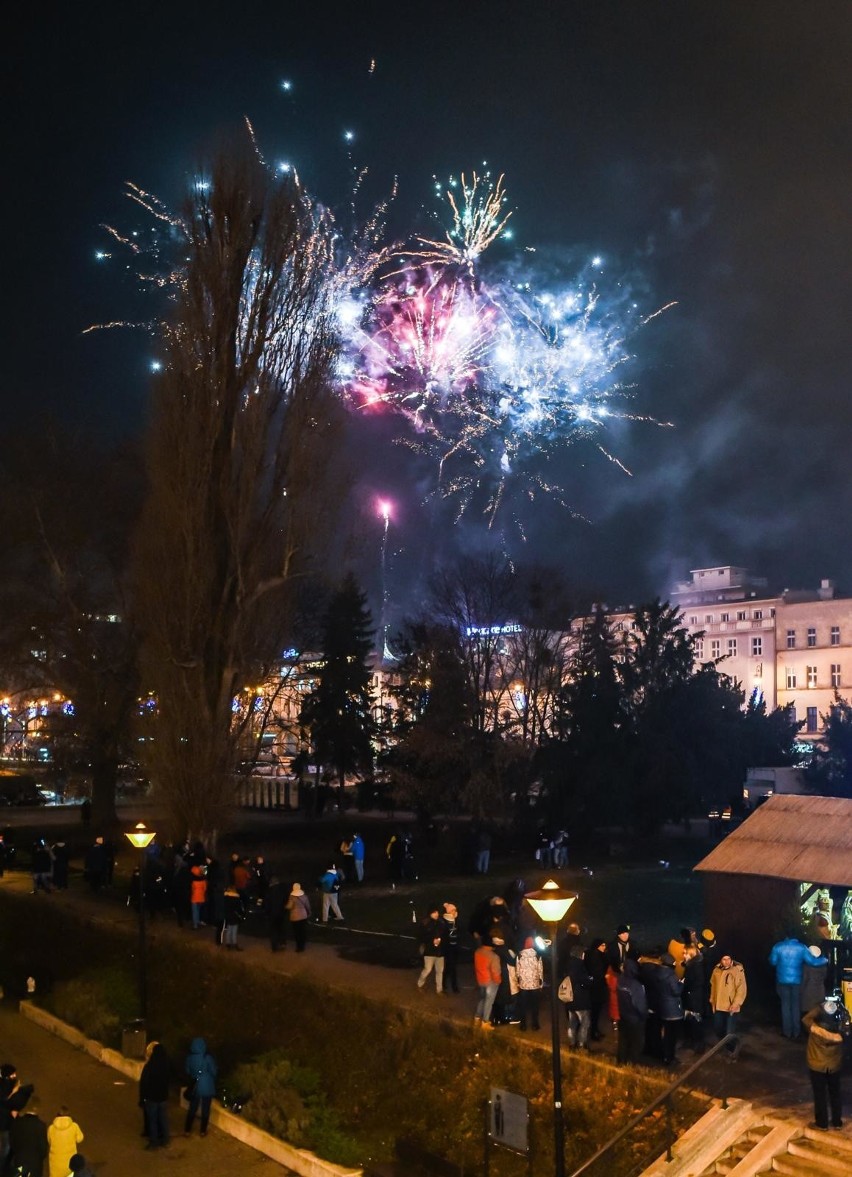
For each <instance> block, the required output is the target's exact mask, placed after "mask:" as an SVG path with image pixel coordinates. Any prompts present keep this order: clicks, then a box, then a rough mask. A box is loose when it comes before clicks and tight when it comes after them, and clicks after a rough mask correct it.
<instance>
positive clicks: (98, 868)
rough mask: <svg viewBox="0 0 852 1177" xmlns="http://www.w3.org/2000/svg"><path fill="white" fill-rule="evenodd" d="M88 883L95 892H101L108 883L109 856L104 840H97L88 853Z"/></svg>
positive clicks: (85, 862)
mask: <svg viewBox="0 0 852 1177" xmlns="http://www.w3.org/2000/svg"><path fill="white" fill-rule="evenodd" d="M84 866H85V872H86V881H87V883H88V884H89V886H90V887H91V888H92V890H93V891H100V889H101V888H102V887H103V886H104V884H105V883H106V871H107V855H106V850H105V849H104V840H103V838H100V837H98V838H95V842H94V845H93V846H90V847H89V849H88V850H87V851H86V857H85V860H84Z"/></svg>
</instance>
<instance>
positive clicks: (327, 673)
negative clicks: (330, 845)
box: [302, 574, 375, 801]
mask: <svg viewBox="0 0 852 1177" xmlns="http://www.w3.org/2000/svg"><path fill="white" fill-rule="evenodd" d="M374 636H375V632H374V629H373V622H372V618H371V616H370V611H369V609H368V608H367V598H366V596H365V595H364V593H362V592H361V591H360V589H359V588H358V585H357V584H356V582H355V578H354V576H352V575H351V574H349V575H347V576H346V578H345V579H344V581H343V583H342V585H341V586H340V589H339V590H338V591H337V592H336V593H335V594H334V596H333V597H332V599H331V601H330V602H329V606H328V610H327V612H326V616H325V623H324V625H323V636H322V667H321V669H320V670H319V672H318V676H317V685H316V687H315V689H314V690H313V691H312V692H311V694H310V695H309V696H308V698H307V699H306V700H305V705H304V708H303V711H302V718H303V721H304V723H305V724H306V725H307V726H308V728H309V729H310V733H311V741H312V743H313V746H314V751H315V755H316V758H317V761H318V762H319V763H320V764H322V765H325V766H328V767H331V768H334V770H335V772H336V774H337V779H338V784H339V787H340V797H341V801H342V800H343V786H344V783H345V778H346V774H347V773H350V772H356V771H361V772H369V771H371V770H372V766H373V744H372V739H373V735H374V733H375V721H374V718H373V710H372V708H373V696H372V689H371V687H372V677H373V673H372V670H371V668H370V666H369V663H368V659H369V657H370V654H371V653H372V649H373V639H374Z"/></svg>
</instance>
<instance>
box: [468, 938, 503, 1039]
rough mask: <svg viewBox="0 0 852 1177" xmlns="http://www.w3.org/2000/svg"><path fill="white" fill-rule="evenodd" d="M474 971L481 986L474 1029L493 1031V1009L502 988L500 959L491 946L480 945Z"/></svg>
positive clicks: (475, 954)
mask: <svg viewBox="0 0 852 1177" xmlns="http://www.w3.org/2000/svg"><path fill="white" fill-rule="evenodd" d="M473 971H474V973H475V974H476V983H477V985H478V986H479V1002H478V1004H477V1006H476V1013H475V1015H474V1018H473V1025H474V1029H482V1030H493V1029H494V1027H493V1026H492V1025H491V1008H492V1006H493V1005H494V998H495V997H496V996H497V990H498V989H499V988H500V979H501V975H502V974H501V969H500V957H499V956H498V955H497V953H496V952H495V951H494V949H493V948H492V946H491V945H490V944H480V945H479V947H478V948H477V950H476V952H474V954H473Z"/></svg>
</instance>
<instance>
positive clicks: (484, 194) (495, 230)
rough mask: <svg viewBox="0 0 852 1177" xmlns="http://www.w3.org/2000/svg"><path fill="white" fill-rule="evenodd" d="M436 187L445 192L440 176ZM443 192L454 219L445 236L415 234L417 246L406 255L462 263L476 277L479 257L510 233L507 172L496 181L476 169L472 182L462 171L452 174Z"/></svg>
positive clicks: (418, 259) (421, 261)
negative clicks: (434, 236) (506, 187)
mask: <svg viewBox="0 0 852 1177" xmlns="http://www.w3.org/2000/svg"><path fill="white" fill-rule="evenodd" d="M459 184H460V187H461V192H460V195H459V196H456V193H455V191H454V189H455V188H456V187H457V186H458V185H459ZM435 190H436V192H437V193H438V195H441V185H440V184H439V183H438V181H437V180H436V181H435ZM443 195H444V197H445V199H446V201H447V203H448V204H449V206H450V209H451V210H452V223H451V224H450V225H449V226H447V227H446V228H445V231H444V237H443V239H434V238H431V237H415V238H414V241H415V244H416V246H417V248H415V249H411V250H406V251H404V256H405V257H406V258H411V259H413V260H414V261H415V262H416V263H418V264H421V265H428V266H458V267H459V268H461V269H463V270H465V271H467V273H468V275H469V276H470V278H474V277H475V266H476V263H477V261H478V260H479V258H481V257H482V255H483V254H484V253H485V251H486V250H487V249H488V248H489V246H491V245H493V244H494V242H495V241H496V240H497V239H498V237H501V236H508V233H507V231H506V225H507V223H508V221H509V219H510V217H511V216H512V212H511V210H510V211H509V212H506V211H505V205H506V202H507V199H508V198H507V196H506V192H505V189H504V187H503V176H499V177H498V179H497V181H496V182H495V183H493V184H492V183H491V178H490V174H489V173H486V174H485V175H484V176H479V175H478V174H477V173H476V172H473V173H472V176H471V181H470V183H468V182H467V180H466V178H465V175H464V172H462V174H461V178H460V181H456V180H454V179H453V178H452V177H450V181H449V186H448V187H447V189H446V191H445V192H444V193H443Z"/></svg>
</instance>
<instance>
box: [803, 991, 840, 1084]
mask: <svg viewBox="0 0 852 1177" xmlns="http://www.w3.org/2000/svg"><path fill="white" fill-rule="evenodd" d="M802 1021H803V1022H804V1024H805V1025H806V1026H807V1027H808V1031H809V1033H808V1067H809V1069H810V1070H812V1071H821V1072H822V1073H823V1074H826V1073H828V1074H834V1072H836V1071H839V1070H840V1068H841V1067H842V1066H843V1035H842V1034H841V1033H840V1027H841V1025H842V1021H841V1019H840V1018H838V1017H836V1016H835V1015H833V1014H827V1013H826V1012H825V1010H824V1009H823V1008H822V1006H821V1005H817V1006H815V1007H814V1008H813V1009H812V1010H809V1011H808V1013H806V1014H805V1016H804V1017H803V1018H802Z"/></svg>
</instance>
